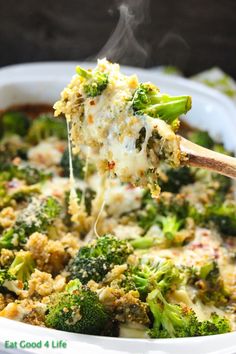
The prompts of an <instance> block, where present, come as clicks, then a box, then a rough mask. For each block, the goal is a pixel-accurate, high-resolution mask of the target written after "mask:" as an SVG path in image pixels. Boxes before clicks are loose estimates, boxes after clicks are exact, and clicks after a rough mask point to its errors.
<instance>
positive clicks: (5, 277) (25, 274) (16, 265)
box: [0, 251, 35, 294]
mask: <svg viewBox="0 0 236 354" xmlns="http://www.w3.org/2000/svg"><path fill="white" fill-rule="evenodd" d="M34 267H35V265H34V260H33V258H32V255H31V253H30V252H28V251H19V252H17V253H16V256H15V258H14V260H13V262H12V264H11V265H10V267H9V268H5V269H0V287H3V288H5V289H7V290H9V291H12V292H15V293H16V294H18V293H19V291H20V289H22V288H23V287H24V286H27V281H28V280H29V278H30V276H31V273H32V272H33V271H34ZM19 282H21V284H20V283H19Z"/></svg>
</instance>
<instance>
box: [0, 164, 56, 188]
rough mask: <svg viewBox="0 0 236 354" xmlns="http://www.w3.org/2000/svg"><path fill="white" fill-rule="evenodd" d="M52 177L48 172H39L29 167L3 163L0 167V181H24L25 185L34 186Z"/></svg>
mask: <svg viewBox="0 0 236 354" xmlns="http://www.w3.org/2000/svg"><path fill="white" fill-rule="evenodd" d="M51 177H52V174H51V173H50V172H45V171H43V170H39V169H38V168H36V167H32V166H30V165H20V166H18V165H14V164H13V163H5V164H2V165H0V181H10V180H12V179H13V178H17V179H20V180H24V181H25V182H26V183H27V184H29V185H31V184H36V183H41V182H44V181H45V180H47V179H49V178H51Z"/></svg>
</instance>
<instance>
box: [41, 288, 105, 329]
mask: <svg viewBox="0 0 236 354" xmlns="http://www.w3.org/2000/svg"><path fill="white" fill-rule="evenodd" d="M108 320H109V316H108V314H107V313H106V311H105V309H104V307H103V305H102V304H101V303H100V302H99V299H98V296H97V295H96V293H94V292H92V291H91V290H89V289H88V288H85V287H81V288H79V289H76V286H75V287H74V289H72V291H70V292H64V293H60V294H57V295H56V297H55V298H54V299H52V302H51V303H50V305H49V307H48V311H47V314H46V321H45V323H46V326H47V327H51V328H55V329H59V330H62V331H67V332H76V333H84V334H94V335H95V334H101V333H102V331H103V330H104V327H105V326H106V324H107V322H108Z"/></svg>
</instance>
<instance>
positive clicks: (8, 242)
mask: <svg viewBox="0 0 236 354" xmlns="http://www.w3.org/2000/svg"><path fill="white" fill-rule="evenodd" d="M59 213H60V206H59V204H58V202H57V200H56V199H54V198H53V197H48V198H46V199H43V200H41V199H37V198H32V201H31V203H29V205H28V206H27V208H25V209H24V210H23V211H22V212H21V214H19V216H18V218H17V219H16V222H15V225H14V226H13V227H12V228H10V229H8V230H6V231H4V232H3V234H2V236H1V237H0V249H1V248H9V249H11V248H15V247H18V246H20V245H22V244H24V243H25V242H26V240H27V238H28V237H29V236H30V235H31V234H32V233H33V232H36V231H38V232H46V231H47V228H48V227H49V226H50V225H51V224H52V223H53V222H54V220H55V219H56V217H57V216H58V215H59Z"/></svg>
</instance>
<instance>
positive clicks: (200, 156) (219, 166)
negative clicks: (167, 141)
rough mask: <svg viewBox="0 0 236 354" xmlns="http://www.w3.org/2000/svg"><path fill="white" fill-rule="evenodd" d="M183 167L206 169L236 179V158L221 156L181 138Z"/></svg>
mask: <svg viewBox="0 0 236 354" xmlns="http://www.w3.org/2000/svg"><path fill="white" fill-rule="evenodd" d="M180 149H181V151H182V152H183V159H182V165H187V166H194V167H201V168H205V169H208V170H211V171H214V172H217V173H220V174H221V175H224V176H228V177H231V178H236V158H235V157H231V156H227V155H224V154H220V153H218V152H215V151H212V150H209V149H206V148H204V147H202V146H199V145H197V144H194V143H192V142H191V141H189V140H187V139H185V138H183V137H180Z"/></svg>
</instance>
